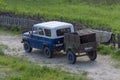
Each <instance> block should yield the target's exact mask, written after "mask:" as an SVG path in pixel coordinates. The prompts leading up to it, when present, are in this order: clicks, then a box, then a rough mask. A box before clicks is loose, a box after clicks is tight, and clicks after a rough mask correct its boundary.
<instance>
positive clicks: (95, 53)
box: [88, 51, 97, 61]
mask: <svg viewBox="0 0 120 80" xmlns="http://www.w3.org/2000/svg"><path fill="white" fill-rule="evenodd" d="M88 57H89V58H90V60H91V61H94V60H95V59H96V58H97V52H96V51H91V52H88Z"/></svg>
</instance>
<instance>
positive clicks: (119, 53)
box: [98, 45, 120, 67]
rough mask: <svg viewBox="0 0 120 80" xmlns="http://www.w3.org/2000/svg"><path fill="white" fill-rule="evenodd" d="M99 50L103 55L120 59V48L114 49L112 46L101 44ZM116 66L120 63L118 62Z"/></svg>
mask: <svg viewBox="0 0 120 80" xmlns="http://www.w3.org/2000/svg"><path fill="white" fill-rule="evenodd" d="M98 52H99V54H102V55H111V57H112V58H113V59H115V60H118V61H120V49H112V48H111V47H110V46H106V45H100V46H99V48H98ZM115 67H120V64H119V63H118V64H116V65H115Z"/></svg>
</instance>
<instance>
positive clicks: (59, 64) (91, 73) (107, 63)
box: [0, 34, 120, 80]
mask: <svg viewBox="0 0 120 80" xmlns="http://www.w3.org/2000/svg"><path fill="white" fill-rule="evenodd" d="M0 43H1V44H4V45H7V46H8V47H9V48H8V49H6V50H5V52H6V53H7V54H10V55H13V56H23V57H25V58H27V59H28V60H30V61H32V62H34V63H36V64H38V65H40V66H49V67H55V68H60V69H63V70H66V71H70V72H72V73H76V74H79V73H81V72H83V71H86V72H88V77H89V78H93V79H94V80H120V69H117V68H115V67H114V66H113V65H114V64H115V61H114V60H112V59H111V57H110V56H103V55H98V58H97V59H96V61H94V62H92V61H90V60H89V58H88V57H87V56H84V57H79V58H77V62H76V64H74V65H72V64H68V62H67V59H66V56H65V54H61V53H60V54H59V53H57V54H55V55H54V58H52V59H48V58H45V57H44V55H43V54H42V53H41V51H40V50H36V49H34V50H33V51H32V53H25V52H24V49H23V46H22V44H21V37H19V36H11V35H3V34H0Z"/></svg>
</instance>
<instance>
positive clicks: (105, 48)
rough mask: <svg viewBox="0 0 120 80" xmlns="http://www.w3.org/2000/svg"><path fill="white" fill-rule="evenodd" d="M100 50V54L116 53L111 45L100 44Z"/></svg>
mask: <svg viewBox="0 0 120 80" xmlns="http://www.w3.org/2000/svg"><path fill="white" fill-rule="evenodd" d="M98 52H99V53H100V54H103V55H108V54H112V53H114V51H113V50H111V48H110V47H108V46H105V45H100V46H99V47H98Z"/></svg>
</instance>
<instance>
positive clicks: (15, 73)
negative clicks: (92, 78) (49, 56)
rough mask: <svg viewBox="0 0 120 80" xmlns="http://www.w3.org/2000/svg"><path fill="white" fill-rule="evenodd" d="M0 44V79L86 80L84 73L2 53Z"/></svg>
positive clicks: (2, 46)
mask: <svg viewBox="0 0 120 80" xmlns="http://www.w3.org/2000/svg"><path fill="white" fill-rule="evenodd" d="M4 47H5V45H1V44H0V80H87V78H86V75H85V74H84V75H79V76H78V75H74V74H73V75H72V74H70V73H68V72H64V71H61V70H58V69H52V68H49V67H46V66H43V67H40V66H38V65H36V64H34V63H32V62H28V61H27V60H26V59H24V58H18V57H12V56H9V55H5V54H4V50H3V48H4Z"/></svg>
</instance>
